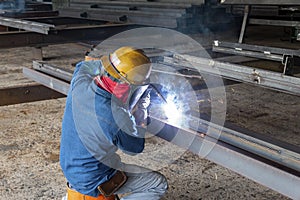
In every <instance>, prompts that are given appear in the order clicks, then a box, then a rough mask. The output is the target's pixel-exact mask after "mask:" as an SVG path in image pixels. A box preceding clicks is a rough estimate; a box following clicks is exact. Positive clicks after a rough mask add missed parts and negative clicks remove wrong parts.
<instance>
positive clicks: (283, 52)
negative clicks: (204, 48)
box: [213, 40, 300, 64]
mask: <svg viewBox="0 0 300 200" xmlns="http://www.w3.org/2000/svg"><path fill="white" fill-rule="evenodd" d="M213 51H214V52H220V53H228V54H235V55H241V56H249V57H254V58H260V59H266V60H273V61H280V62H282V63H283V64H284V58H285V57H286V56H291V57H293V56H298V57H299V56H300V51H299V50H292V49H283V48H275V47H267V46H259V45H249V44H239V43H231V42H221V41H218V40H216V41H214V43H213Z"/></svg>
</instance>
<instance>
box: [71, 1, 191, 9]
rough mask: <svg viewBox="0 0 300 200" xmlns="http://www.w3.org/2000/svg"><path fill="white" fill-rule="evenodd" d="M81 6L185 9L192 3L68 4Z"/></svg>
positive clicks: (107, 2) (104, 2) (100, 2)
mask: <svg viewBox="0 0 300 200" xmlns="http://www.w3.org/2000/svg"><path fill="white" fill-rule="evenodd" d="M75 5H76V6H82V7H87V6H88V7H90V6H91V5H99V6H103V5H106V6H108V5H109V6H124V7H130V8H133V7H151V8H169V9H185V8H189V7H191V6H192V5H191V4H190V3H188V2H186V1H185V2H182V3H178V2H176V3H170V2H168V3H164V2H149V1H144V2H139V1H130V2H129V1H81V0H72V1H71V2H70V6H71V7H73V6H75ZM85 5H86V6H85Z"/></svg>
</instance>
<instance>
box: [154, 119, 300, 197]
mask: <svg viewBox="0 0 300 200" xmlns="http://www.w3.org/2000/svg"><path fill="white" fill-rule="evenodd" d="M152 123H153V126H156V127H163V128H162V129H161V131H160V132H159V133H157V134H155V135H156V136H158V137H161V138H162V139H164V140H167V141H169V142H172V143H173V144H175V145H177V146H179V147H182V148H186V145H185V142H186V140H187V138H193V142H192V143H191V144H190V145H189V146H188V150H190V151H191V152H193V153H195V154H197V155H199V156H200V157H203V158H206V159H208V160H210V161H212V162H214V163H217V164H219V165H221V166H223V167H226V168H228V169H230V170H232V171H235V172H237V173H239V174H241V175H243V176H245V177H247V178H249V179H251V180H254V181H256V182H258V183H260V184H262V185H264V186H266V187H269V188H271V189H273V190H275V191H277V192H279V193H281V194H284V195H286V196H288V197H290V198H293V199H299V197H300V175H299V173H298V174H296V175H295V174H290V173H288V172H286V171H284V170H281V169H278V168H276V167H273V166H271V165H269V164H266V163H265V162H263V161H261V160H259V159H255V158H254V157H251V156H250V155H249V154H247V153H246V152H243V151H241V150H239V149H236V148H234V147H233V146H231V145H228V144H226V143H224V142H222V141H217V140H215V139H213V138H209V137H203V136H201V135H200V134H199V133H198V132H197V131H193V130H189V129H186V128H181V127H176V126H174V125H171V124H168V122H164V121H161V120H160V119H157V118H154V117H152ZM154 129H155V127H154ZM149 132H150V133H151V129H150V130H149ZM206 147H207V148H208V149H206ZM211 147H212V148H211Z"/></svg>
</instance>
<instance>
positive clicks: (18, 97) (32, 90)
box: [0, 84, 64, 106]
mask: <svg viewBox="0 0 300 200" xmlns="http://www.w3.org/2000/svg"><path fill="white" fill-rule="evenodd" d="M0 96H1V98H0V106H6V105H12V104H19V103H27V102H34V101H41V100H48V99H57V98H61V97H64V95H63V94H61V93H59V92H55V91H54V90H52V89H49V88H48V87H45V86H43V85H37V84H30V85H27V86H24V85H22V86H15V87H8V88H1V89H0Z"/></svg>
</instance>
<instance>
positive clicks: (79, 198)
mask: <svg viewBox="0 0 300 200" xmlns="http://www.w3.org/2000/svg"><path fill="white" fill-rule="evenodd" d="M67 192H68V200H115V195H111V196H109V197H105V196H104V195H102V194H100V195H99V196H98V197H92V196H88V195H84V194H81V193H79V192H77V191H75V190H72V189H71V188H69V187H68V188H67Z"/></svg>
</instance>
